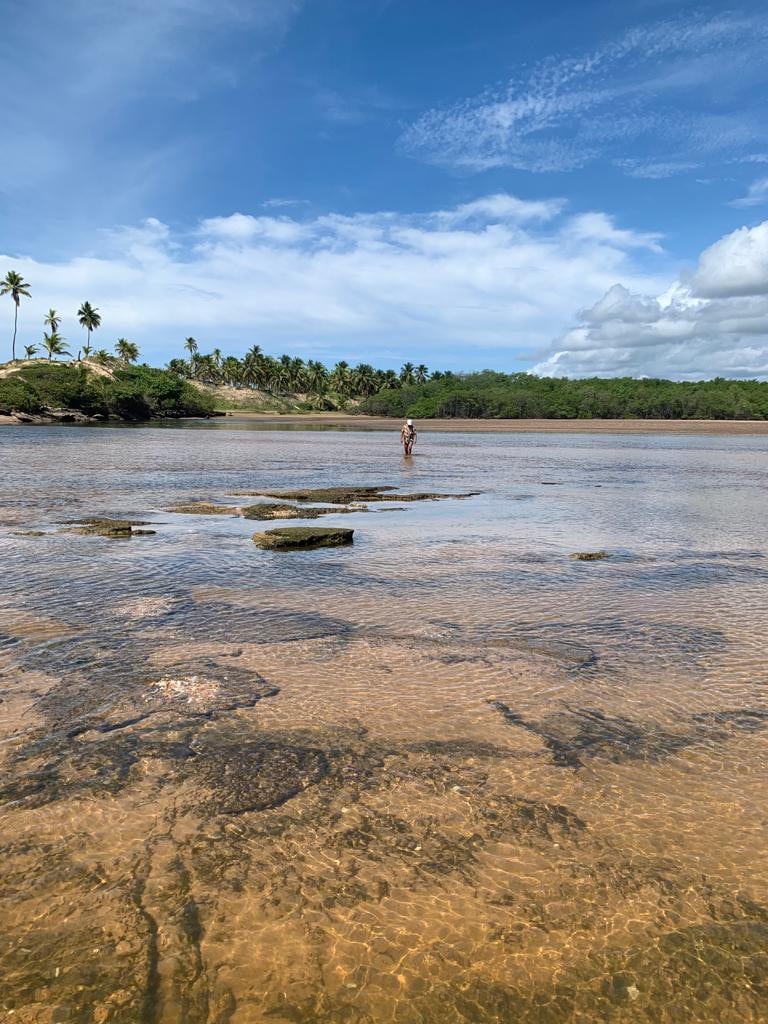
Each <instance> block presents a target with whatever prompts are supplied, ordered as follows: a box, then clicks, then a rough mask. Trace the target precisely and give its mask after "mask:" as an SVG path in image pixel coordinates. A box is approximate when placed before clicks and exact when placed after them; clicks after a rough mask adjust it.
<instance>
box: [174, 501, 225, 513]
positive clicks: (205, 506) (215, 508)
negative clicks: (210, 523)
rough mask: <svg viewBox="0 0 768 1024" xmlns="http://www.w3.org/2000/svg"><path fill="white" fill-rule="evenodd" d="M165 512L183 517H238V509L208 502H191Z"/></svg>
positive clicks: (175, 506)
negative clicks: (175, 513)
mask: <svg viewBox="0 0 768 1024" xmlns="http://www.w3.org/2000/svg"><path fill="white" fill-rule="evenodd" d="M166 512H177V513H179V514H180V515H184V516H238V515H240V509H239V508H238V507H237V506H233V505H214V504H213V502H210V501H191V502H189V504H187V505H174V506H173V507H172V508H168V509H166Z"/></svg>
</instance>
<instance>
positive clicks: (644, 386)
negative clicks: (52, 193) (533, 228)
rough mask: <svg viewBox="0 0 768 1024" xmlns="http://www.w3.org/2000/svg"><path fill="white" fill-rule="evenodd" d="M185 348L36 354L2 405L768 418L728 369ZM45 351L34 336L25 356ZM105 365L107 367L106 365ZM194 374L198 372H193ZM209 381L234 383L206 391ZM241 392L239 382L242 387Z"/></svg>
mask: <svg viewBox="0 0 768 1024" xmlns="http://www.w3.org/2000/svg"><path fill="white" fill-rule="evenodd" d="M0 295H10V296H11V298H12V299H13V301H14V322H13V342H12V358H13V362H16V327H17V321H18V310H19V303H20V300H21V297H22V296H24V297H29V296H30V286H29V284H27V282H26V281H24V279H23V278H22V277H21V275H20V274H19V273H17V271H15V270H9V271H8V272H7V274H6V276H5V278H3V279H2V280H0ZM77 317H78V322H79V324H80V325H81V326H82V327H83V328H84V329H85V330H86V331H87V332H88V333H87V339H86V344H85V345H84V346H83V354H84V356H85V357H86V359H87V358H88V357H89V355H90V353H91V335H92V333H93V331H95V330H98V329H99V327H100V326H101V314H100V313H99V311H98V309H97V308H96V307H94V306H92V305H91V303H90V302H83V303H82V305H81V306H80V308H79V309H78V311H77ZM43 323H44V325H45V328H47V330H46V333H44V334H43V339H42V347H43V348H44V349H45V351H46V353H47V356H48V361H49V363H51V362H52V360H53V358H54V357H55V356H65V355H69V354H70V353H69V352H68V351H67V349H66V347H65V339H64V338H62V337H61V335H60V334H59V326H60V324H61V317H60V316H59V314H58V313H57V311H56V310H55V309H50V310H49V311H48V313H47V315H46V316H45V317H44V320H43ZM184 349H185V350H186V352H187V358H176V359H171V361H170V362H169V363H168V366H167V368H166V369H165V370H155V369H152V368H151V367H149V366H146V365H143V366H138V367H136V366H133V365H132V364H133V363H135V362H136V361H137V360H138V358H139V348H138V346H137V345H135V344H134V343H133V342H132V341H129V340H128V339H127V338H119V339H118V340H117V343H116V345H115V353H116V354H115V355H112V354H111V353H110V352H108V351H107V350H106V349H99V350H98V351H97V352H95V353H94V355H93V363H92V364H91V369H90V370H89V369H88V365H87V364H81V363H80V362H79V354H78V361H77V363H75V364H74V365H69V366H61V365H59V366H57V367H55V368H54V366H53V365H51V366H50V367H45V366H41V365H40V364H39V363H36V364H35V365H33V366H29V365H26V366H23V367H21V368H20V369H19V371H18V372H16V373H14V374H12V375H9V376H6V377H5V378H0V412H7V411H10V410H16V411H19V412H29V413H33V412H42V411H43V410H45V409H46V408H61V407H65V408H70V409H76V410H79V411H81V412H83V413H85V414H87V415H99V416H118V417H120V418H122V419H131V420H142V419H153V418H155V417H158V416H206V415H210V414H211V413H212V412H213V410H214V402H215V405H216V407H218V408H228V409H233V410H235V409H239V410H242V411H245V410H257V411H265V412H266V411H278V412H312V411H317V410H335V409H346V408H351V409H352V410H353V411H356V412H360V413H367V414H369V415H373V416H391V417H396V418H400V417H405V416H413V417H417V418H419V419H431V418H434V417H446V418H453V417H455V418H468V419H499V418H505V419H506V418H508V419H631V418H638V419H737V420H765V419H768V382H761V381H756V380H728V379H725V378H722V377H718V378H716V379H715V380H707V381H670V380H656V379H643V380H635V379H634V378H632V377H618V378H609V379H604V378H600V377H590V378H588V379H586V380H570V379H568V378H566V377H558V378H552V377H534V376H532V375H531V374H527V373H508V374H507V373H496V372H494V371H493V370H483V371H482V372H480V373H452V372H450V371H449V372H445V373H443V372H440V371H436V372H434V373H430V371H429V369H428V368H427V367H426V366H425V365H424V364H423V363H421V364H419V365H418V366H416V365H414V364H413V363H410V362H408V363H405V365H404V366H403V367H402V368H401V370H400V372H399V373H398V372H396V371H395V370H377V369H375V368H374V367H373V366H371V365H370V364H369V363H358V365H357V366H350V365H349V363H347V362H344V361H343V360H342V361H341V362H338V363H336V365H335V366H334V367H333V368H332V369H329V368H328V367H326V366H324V365H323V363H321V362H319V361H318V360H315V359H309V360H307V361H306V362H305V361H304V360H303V359H301V358H299V357H297V356H290V355H281V356H278V357H275V356H270V355H266V354H265V353H264V352H262V350H261V348H260V347H259V346H258V345H253V346H252V347H251V348H250V349H249V350H248V352H246V354H245V355H244V356H243V357H242V358H239V357H237V356H225V355H223V354H222V352H221V349H219V348H215V349H213V351H212V352H211V353H209V354H203V353H201V352H200V349H199V346H198V343H197V341H196V340H195V339H194V338H192V337H189V338H187V339H186V340H185V342H184ZM37 350H38V346H37V345H25V353H26V355H27V358H28V359H29V358H31V357H32V356H33V355H34V354H35V353H36V352H37ZM93 364H96V366H99V367H103V368H104V371H105V372H104V373H103V374H102V373H97V372H94V371H95V367H94V365H93ZM192 382H194V383H192ZM195 385H204V386H207V387H209V388H216V387H219V388H222V389H223V388H224V387H228V388H231V389H232V391H230V392H229V393H227V392H223V393H222V392H219V393H218V394H216V395H212V394H209V393H208V392H206V391H205V387H203V388H201V387H199V386H195ZM233 392H234V393H233Z"/></svg>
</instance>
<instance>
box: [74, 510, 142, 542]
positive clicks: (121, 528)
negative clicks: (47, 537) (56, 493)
mask: <svg viewBox="0 0 768 1024" xmlns="http://www.w3.org/2000/svg"><path fill="white" fill-rule="evenodd" d="M149 525H150V523H148V522H146V521H145V520H142V519H108V518H104V517H99V516H97V517H93V518H89V519H75V520H72V521H71V525H70V526H68V527H67V529H65V530H63V531H60V532H63V533H77V534H80V535H82V536H84V537H112V538H115V539H123V538H127V537H132V536H133V535H134V531H133V527H134V526H149ZM137 532H138V531H137ZM142 532H144V533H154V532H155V531H154V530H149V531H146V530H145V531H142Z"/></svg>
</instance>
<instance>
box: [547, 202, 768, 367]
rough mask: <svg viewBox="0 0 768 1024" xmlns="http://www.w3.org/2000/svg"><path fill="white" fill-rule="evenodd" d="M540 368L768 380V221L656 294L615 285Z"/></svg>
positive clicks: (718, 247) (725, 243)
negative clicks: (682, 278) (693, 271)
mask: <svg viewBox="0 0 768 1024" xmlns="http://www.w3.org/2000/svg"><path fill="white" fill-rule="evenodd" d="M579 320H580V321H581V322H580V323H579V324H578V325H577V326H575V327H572V328H571V329H570V330H568V331H566V332H565V334H563V335H561V336H560V337H559V338H558V339H557V340H556V341H555V342H554V343H553V344H552V345H551V346H550V350H549V352H548V354H547V355H546V357H545V358H544V359H543V360H542V361H541V362H539V363H538V365H537V366H536V367H535V370H534V372H537V373H542V374H547V375H552V376H593V375H595V376H615V375H616V374H626V375H632V376H640V375H645V376H653V377H677V378H683V379H697V378H701V377H712V376H718V375H719V376H732V377H761V378H768V221H766V222H764V223H762V224H758V225H757V226H756V227H753V228H746V227H745V228H739V229H738V230H737V231H733V232H731V233H730V234H728V235H725V236H724V237H723V238H721V239H719V240H718V241H717V242H715V243H714V245H711V246H710V247H709V248H708V249H705V250H704V252H702V254H701V256H700V258H699V262H698V267H697V269H696V271H695V273H694V274H693V276H692V277H690V279H689V280H677V281H675V282H674V283H673V284H672V285H671V286H670V287H668V288H667V289H666V290H664V291H663V292H660V293H657V294H656V295H655V296H653V295H649V294H647V293H646V294H642V293H639V292H636V291H632V290H631V289H630V288H627V287H625V286H624V285H621V284H615V285H614V286H613V287H612V288H610V289H609V290H608V291H607V292H606V294H605V295H604V296H603V298H602V299H600V301H599V302H597V303H596V304H595V305H594V306H592V307H591V308H590V309H587V310H584V311H582V312H581V313H580V314H579Z"/></svg>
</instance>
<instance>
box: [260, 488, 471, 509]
mask: <svg viewBox="0 0 768 1024" xmlns="http://www.w3.org/2000/svg"><path fill="white" fill-rule="evenodd" d="M240 493H241V494H242V495H245V494H246V493H250V494H253V495H259V496H263V497H265V498H278V499H280V500H282V501H298V502H303V501H321V502H325V503H326V504H328V505H352V504H355V503H359V502H367V501H438V500H440V499H443V498H472V497H474V496H475V495H477V494H478V493H479V492H478V491H470V492H469V493H467V494H440V493H438V492H437V491H417V492H416V493H414V494H398V493H396V489H395V488H394V487H298V488H295V489H293V490H287V491H250V492H240Z"/></svg>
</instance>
